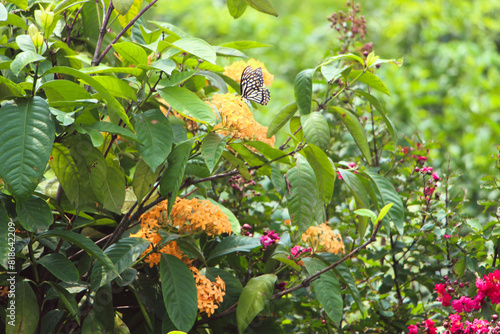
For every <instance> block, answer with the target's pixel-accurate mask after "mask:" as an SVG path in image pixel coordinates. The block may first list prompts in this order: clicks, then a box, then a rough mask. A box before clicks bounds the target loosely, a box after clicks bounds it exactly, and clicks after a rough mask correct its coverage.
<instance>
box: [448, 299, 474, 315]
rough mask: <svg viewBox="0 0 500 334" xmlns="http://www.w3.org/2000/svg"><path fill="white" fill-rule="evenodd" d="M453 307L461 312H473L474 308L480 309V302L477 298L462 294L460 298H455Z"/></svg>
mask: <svg viewBox="0 0 500 334" xmlns="http://www.w3.org/2000/svg"><path fill="white" fill-rule="evenodd" d="M451 304H452V307H453V309H454V310H455V312H457V313H461V312H467V313H468V312H471V311H472V310H479V309H481V307H480V306H479V302H478V301H477V300H476V299H470V298H469V297H465V296H462V297H460V299H456V300H454V301H453V302H452V303H451Z"/></svg>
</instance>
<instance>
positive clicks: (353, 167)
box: [337, 162, 358, 180]
mask: <svg viewBox="0 0 500 334" xmlns="http://www.w3.org/2000/svg"><path fill="white" fill-rule="evenodd" d="M347 166H349V168H350V169H356V168H357V167H358V165H356V163H354V162H349V163H348V164H347ZM357 173H358V172H357V171H354V174H357ZM337 175H338V176H339V180H342V175H341V174H340V172H337Z"/></svg>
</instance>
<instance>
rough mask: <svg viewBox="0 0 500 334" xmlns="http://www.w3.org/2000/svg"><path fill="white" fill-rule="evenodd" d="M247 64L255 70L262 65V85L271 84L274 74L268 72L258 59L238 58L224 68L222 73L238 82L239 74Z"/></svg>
mask: <svg viewBox="0 0 500 334" xmlns="http://www.w3.org/2000/svg"><path fill="white" fill-rule="evenodd" d="M247 66H252V68H253V69H254V70H255V69H256V68H258V67H262V76H263V77H264V85H266V86H271V84H272V83H273V80H274V75H272V74H271V73H269V71H268V70H267V68H266V66H265V65H264V64H263V63H261V62H260V61H258V60H255V59H249V60H248V61H244V60H240V61H237V62H234V63H232V64H231V65H229V66H226V67H225V68H224V75H227V76H228V77H230V78H231V79H233V80H234V81H236V82H240V80H241V74H242V73H243V70H244V69H245V67H247Z"/></svg>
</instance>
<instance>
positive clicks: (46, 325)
mask: <svg viewBox="0 0 500 334" xmlns="http://www.w3.org/2000/svg"><path fill="white" fill-rule="evenodd" d="M64 314H65V312H64V311H63V310H60V309H53V310H50V311H49V312H47V313H46V314H44V316H43V317H42V321H41V325H40V333H41V334H52V333H54V332H55V331H56V330H55V329H56V326H57V324H58V323H59V321H60V320H61V319H62V316H63V315H64Z"/></svg>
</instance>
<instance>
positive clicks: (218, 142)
mask: <svg viewBox="0 0 500 334" xmlns="http://www.w3.org/2000/svg"><path fill="white" fill-rule="evenodd" d="M227 139H228V138H226V137H223V136H221V135H218V134H216V133H213V132H211V133H209V134H207V136H206V137H205V139H204V140H203V143H202V144H201V156H202V157H203V160H205V163H206V164H207V167H208V169H210V172H213V171H214V168H215V167H216V166H217V163H218V162H219V159H220V157H221V155H222V152H223V151H224V148H225V147H226V142H227Z"/></svg>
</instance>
